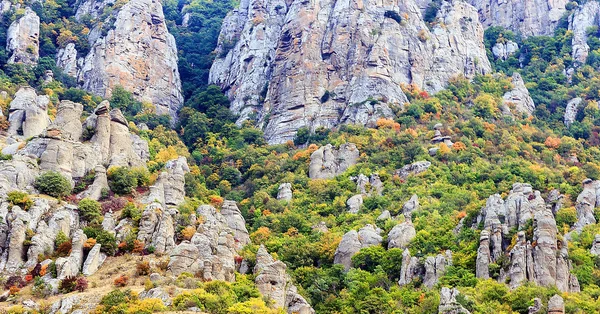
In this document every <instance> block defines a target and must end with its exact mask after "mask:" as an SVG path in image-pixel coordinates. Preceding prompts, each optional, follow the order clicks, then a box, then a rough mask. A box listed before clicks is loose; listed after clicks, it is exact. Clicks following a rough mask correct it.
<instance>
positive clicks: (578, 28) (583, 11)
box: [565, 1, 600, 124]
mask: <svg viewBox="0 0 600 314" xmlns="http://www.w3.org/2000/svg"><path fill="white" fill-rule="evenodd" d="M599 12H600V4H599V3H598V2H596V1H590V2H586V3H583V4H580V5H578V6H577V8H575V10H573V14H571V15H569V30H570V31H571V32H573V39H572V40H571V45H572V56H573V60H574V61H575V66H580V65H583V64H585V61H586V60H587V57H588V54H589V52H590V46H589V45H588V44H587V39H588V38H587V37H588V29H589V28H590V27H593V26H598V13H599ZM567 109H569V107H568V105H567ZM569 117H570V115H569ZM573 117H574V115H573ZM566 121H567V112H565V124H567V123H566ZM570 122H573V120H570ZM570 122H569V124H570Z"/></svg>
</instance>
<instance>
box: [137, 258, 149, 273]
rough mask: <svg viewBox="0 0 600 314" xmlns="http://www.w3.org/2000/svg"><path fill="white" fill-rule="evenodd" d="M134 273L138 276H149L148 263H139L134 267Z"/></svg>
mask: <svg viewBox="0 0 600 314" xmlns="http://www.w3.org/2000/svg"><path fill="white" fill-rule="evenodd" d="M135 273H136V274H137V275H138V276H146V275H150V263H149V262H148V261H140V262H139V263H137V264H136V265H135Z"/></svg>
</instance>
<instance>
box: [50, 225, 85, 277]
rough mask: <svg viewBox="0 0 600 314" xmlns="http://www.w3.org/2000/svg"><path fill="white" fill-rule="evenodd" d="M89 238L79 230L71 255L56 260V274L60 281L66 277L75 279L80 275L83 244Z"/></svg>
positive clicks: (74, 239) (74, 237)
mask: <svg viewBox="0 0 600 314" xmlns="http://www.w3.org/2000/svg"><path fill="white" fill-rule="evenodd" d="M86 240H87V237H86V236H85V234H84V233H83V230H81V229H79V230H77V231H76V232H75V235H73V239H72V245H73V246H72V249H71V254H69V256H68V257H59V258H58V259H56V273H57V278H58V279H64V278H66V277H74V276H77V275H78V274H79V272H80V271H81V267H82V266H83V262H84V261H83V244H84V243H85V241H86Z"/></svg>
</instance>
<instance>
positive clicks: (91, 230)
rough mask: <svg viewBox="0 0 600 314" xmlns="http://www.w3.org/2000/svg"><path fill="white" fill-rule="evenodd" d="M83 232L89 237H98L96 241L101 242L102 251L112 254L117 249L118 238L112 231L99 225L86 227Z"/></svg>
mask: <svg viewBox="0 0 600 314" xmlns="http://www.w3.org/2000/svg"><path fill="white" fill-rule="evenodd" d="M83 233H85V235H86V236H87V237H88V238H93V239H96V242H97V243H100V245H101V247H100V251H101V252H104V253H106V254H108V255H110V256H112V255H114V254H115V252H116V251H117V239H116V238H115V236H114V235H113V234H112V233H110V232H108V231H106V230H103V229H100V228H98V227H85V228H83Z"/></svg>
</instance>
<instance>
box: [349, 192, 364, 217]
mask: <svg viewBox="0 0 600 314" xmlns="http://www.w3.org/2000/svg"><path fill="white" fill-rule="evenodd" d="M362 204H363V197H362V195H361V194H357V195H354V196H352V197H350V198H349V199H348V200H347V201H346V205H347V206H348V212H349V213H351V214H357V213H358V211H359V210H360V207H361V206H362Z"/></svg>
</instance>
